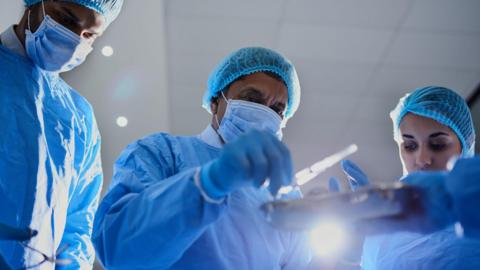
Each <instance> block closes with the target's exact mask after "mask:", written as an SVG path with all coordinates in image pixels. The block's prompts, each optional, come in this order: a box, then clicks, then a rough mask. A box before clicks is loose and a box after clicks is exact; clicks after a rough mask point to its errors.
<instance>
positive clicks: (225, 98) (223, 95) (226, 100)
mask: <svg viewBox="0 0 480 270" xmlns="http://www.w3.org/2000/svg"><path fill="white" fill-rule="evenodd" d="M220 94H222V97H223V99H224V100H225V102H226V103H227V104H228V103H229V101H228V99H227V97H225V94H224V93H223V91H222V92H220Z"/></svg>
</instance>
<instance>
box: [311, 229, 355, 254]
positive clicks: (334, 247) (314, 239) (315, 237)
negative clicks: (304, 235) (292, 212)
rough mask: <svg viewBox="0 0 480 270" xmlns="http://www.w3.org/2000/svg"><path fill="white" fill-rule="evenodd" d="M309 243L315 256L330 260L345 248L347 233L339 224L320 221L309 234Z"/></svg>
mask: <svg viewBox="0 0 480 270" xmlns="http://www.w3.org/2000/svg"><path fill="white" fill-rule="evenodd" d="M309 242H310V246H311V248H312V250H313V252H314V253H315V254H316V255H318V256H320V257H330V258H331V257H334V256H335V255H337V254H339V253H340V252H341V251H342V250H343V248H344V247H345V246H346V244H347V243H346V242H347V232H346V229H345V227H344V226H343V224H341V223H340V222H337V221H334V220H328V221H322V222H321V223H319V224H318V226H316V227H315V228H314V229H313V230H311V231H310V232H309Z"/></svg>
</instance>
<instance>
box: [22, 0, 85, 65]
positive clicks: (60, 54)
mask: <svg viewBox="0 0 480 270" xmlns="http://www.w3.org/2000/svg"><path fill="white" fill-rule="evenodd" d="M42 7H43V16H44V18H43V21H42V23H41V24H40V26H39V27H38V29H37V31H35V33H32V32H31V30H30V29H31V28H30V11H29V13H28V29H27V30H25V34H26V37H25V49H26V52H27V55H28V57H29V58H30V59H31V60H32V62H33V63H35V64H36V65H37V66H38V67H39V68H41V69H43V70H46V71H49V72H55V73H60V72H65V71H69V70H72V69H73V68H75V67H77V66H79V65H80V64H82V63H83V62H84V61H85V58H86V57H87V55H88V54H89V53H90V52H91V51H92V46H91V45H90V44H88V43H87V42H86V41H85V40H84V39H82V38H81V37H80V36H79V35H77V34H75V33H74V32H72V31H70V30H69V29H68V28H66V27H65V26H63V25H61V24H59V23H57V22H56V21H54V20H53V19H52V18H51V17H50V16H48V15H46V14H45V7H44V6H43V1H42Z"/></svg>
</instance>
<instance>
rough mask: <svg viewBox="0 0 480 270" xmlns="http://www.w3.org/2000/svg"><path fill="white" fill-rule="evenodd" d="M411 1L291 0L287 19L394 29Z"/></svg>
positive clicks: (328, 24)
mask: <svg viewBox="0 0 480 270" xmlns="http://www.w3.org/2000/svg"><path fill="white" fill-rule="evenodd" d="M410 2H411V1H397V0H363V1H358V0H290V1H288V4H287V9H286V10H287V12H286V20H287V21H289V22H301V23H315V24H317V25H323V26H336V27H338V26H352V27H368V28H377V29H393V28H395V27H396V26H397V25H398V24H399V23H400V21H401V18H402V16H403V14H404V13H405V11H406V10H407V9H408V6H409V4H410Z"/></svg>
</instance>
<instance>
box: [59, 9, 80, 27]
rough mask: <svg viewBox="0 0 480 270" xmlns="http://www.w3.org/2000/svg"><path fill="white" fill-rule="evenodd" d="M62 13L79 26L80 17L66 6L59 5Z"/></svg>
mask: <svg viewBox="0 0 480 270" xmlns="http://www.w3.org/2000/svg"><path fill="white" fill-rule="evenodd" d="M61 9H62V11H63V12H64V14H66V15H67V16H68V17H69V19H70V20H72V21H74V22H75V23H76V24H77V25H79V26H80V19H79V18H78V17H77V16H76V15H75V14H74V13H73V12H72V11H71V10H70V9H69V8H67V7H61Z"/></svg>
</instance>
